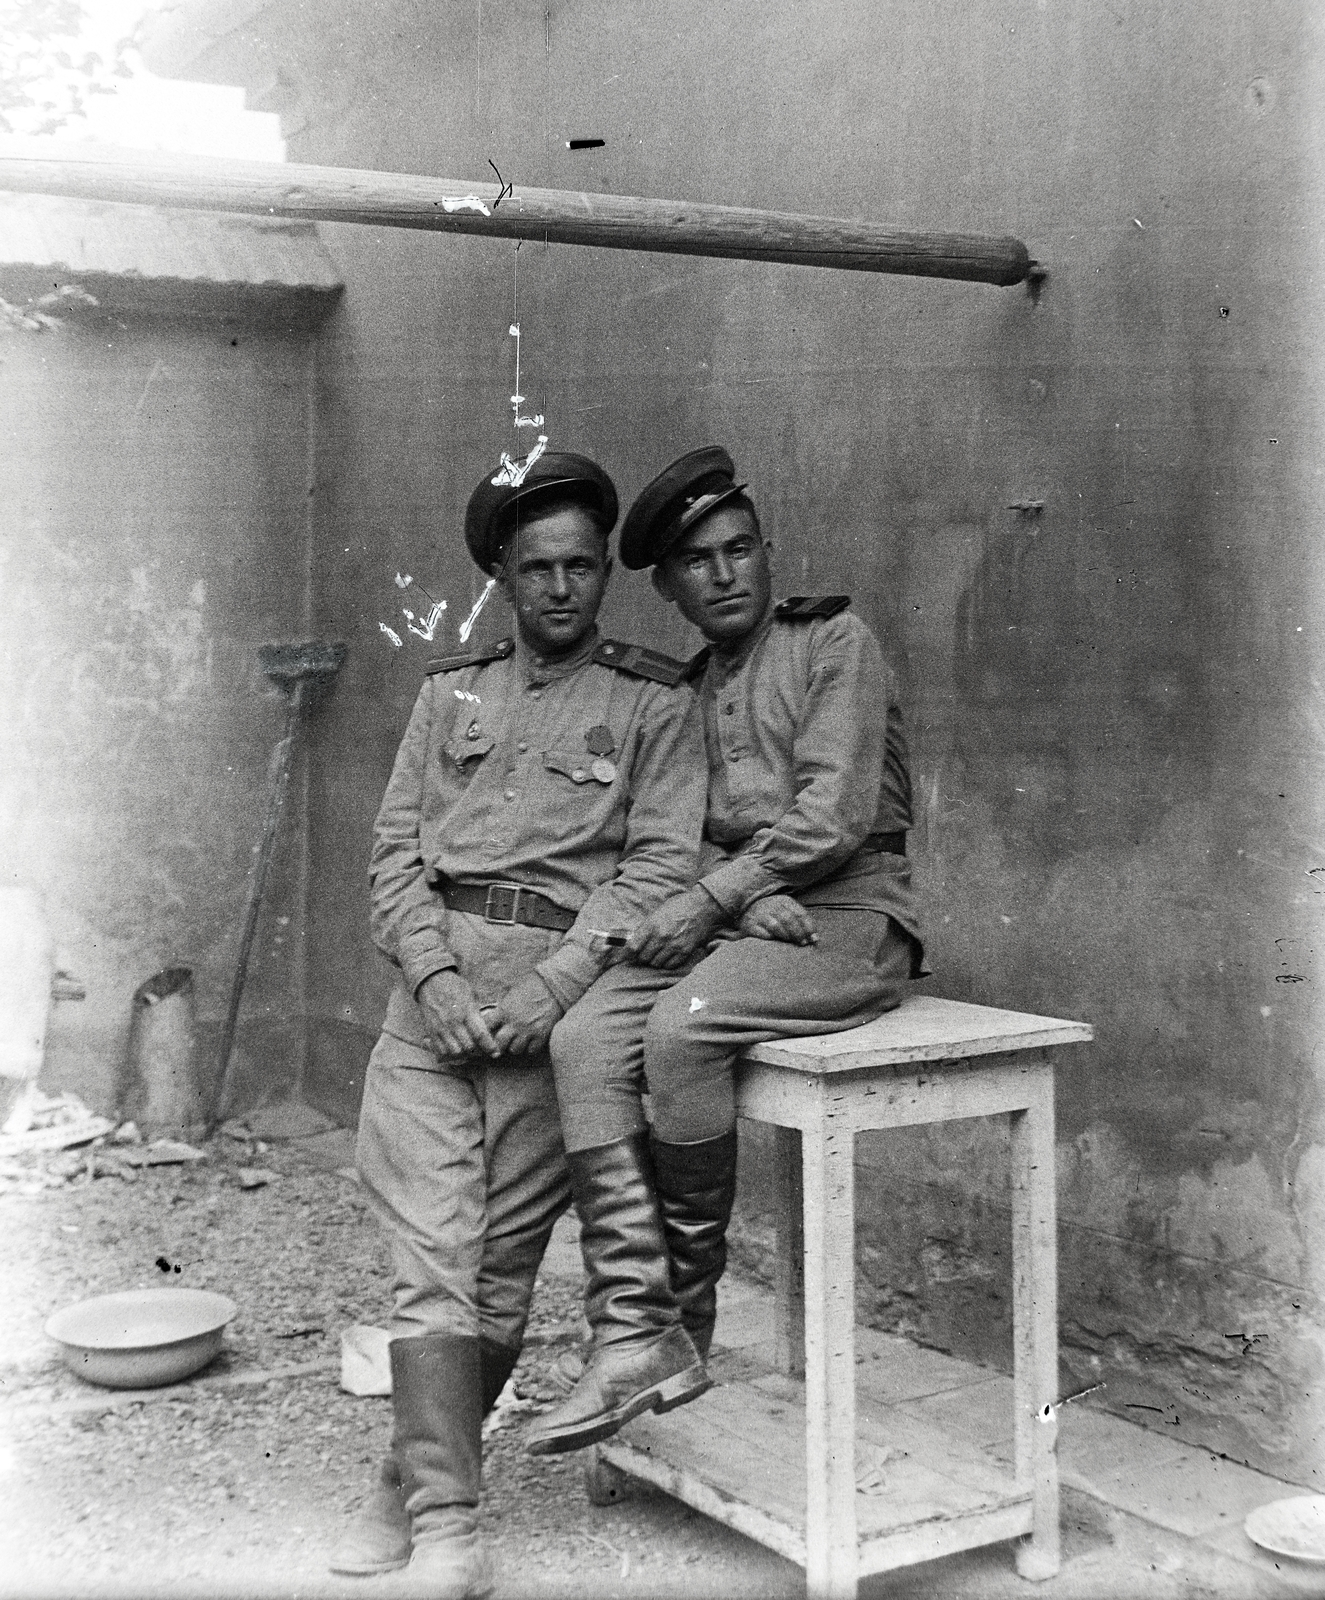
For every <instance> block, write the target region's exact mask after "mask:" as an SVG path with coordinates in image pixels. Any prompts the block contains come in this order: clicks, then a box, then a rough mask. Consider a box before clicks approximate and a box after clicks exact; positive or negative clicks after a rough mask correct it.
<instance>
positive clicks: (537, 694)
mask: <svg viewBox="0 0 1325 1600" xmlns="http://www.w3.org/2000/svg"><path fill="white" fill-rule="evenodd" d="M529 698H530V699H531V700H541V699H542V698H543V691H542V690H541V689H531V690H530V691H529Z"/></svg>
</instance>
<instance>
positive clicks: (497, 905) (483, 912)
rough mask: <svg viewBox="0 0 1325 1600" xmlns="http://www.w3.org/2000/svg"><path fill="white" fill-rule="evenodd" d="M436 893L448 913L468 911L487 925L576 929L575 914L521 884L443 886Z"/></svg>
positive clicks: (454, 884)
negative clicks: (521, 925) (494, 923)
mask: <svg viewBox="0 0 1325 1600" xmlns="http://www.w3.org/2000/svg"><path fill="white" fill-rule="evenodd" d="M436 888H437V893H438V894H439V895H441V897H442V903H443V904H444V905H445V906H446V908H447V910H448V911H467V912H468V913H469V914H470V916H474V917H482V918H483V920H484V922H500V923H504V924H506V925H507V926H510V925H511V924H513V923H516V922H519V923H522V924H523V925H524V926H525V927H527V928H552V929H555V930H556V932H558V933H565V931H566V929H567V928H569V927H572V926H574V923H575V913H574V912H573V911H567V910H565V909H564V907H562V906H559V905H557V903H556V902H555V901H554V900H549V899H548V897H547V896H546V895H545V894H539V892H538V890H537V889H526V888H525V886H524V885H523V884H522V883H440V884H438V885H437V886H436Z"/></svg>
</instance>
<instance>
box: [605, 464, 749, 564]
mask: <svg viewBox="0 0 1325 1600" xmlns="http://www.w3.org/2000/svg"><path fill="white" fill-rule="evenodd" d="M744 489H745V484H743V483H737V482H736V467H735V465H734V463H733V462H732V458H731V457H730V456H729V455H728V454H727V452H726V451H725V450H724V449H723V448H722V446H721V445H716V444H711V445H706V446H705V447H704V449H702V450H691V451H689V452H688V453H687V454H686V455H683V456H682V457H681V459H680V460H679V461H673V462H672V464H671V466H670V467H665V468H664V469H663V470H662V471H661V472H660V473H659V474H658V476H657V477H656V478H655V479H654V480H653V482H652V483H651V484H649V485H648V486H647V488H645V489H643V490H641V491H640V493H639V495H638V496H637V497H636V500H635V503H634V505H633V506H631V508H630V510H629V511H628V512H627V513H626V520H625V521H624V522H623V523H622V524H621V561H622V564H623V565H624V566H627V567H632V568H635V569H638V568H640V567H651V566H653V565H654V564H655V562H658V561H661V560H662V558H663V557H664V556H665V555H666V554H667V552H668V551H669V550H670V549H671V548H672V546H673V545H674V544H675V543H676V541H677V540H678V539H679V538H680V537H681V535H682V534H683V533H685V532H687V531H688V530H689V529H690V528H693V527H694V525H695V524H696V523H697V522H698V521H700V519H701V518H703V517H706V516H708V514H709V512H710V511H716V510H717V509H718V507H719V506H720V505H722V504H724V502H726V501H728V500H732V499H734V498H735V497H736V496H737V495H738V494H740V493H741V492H742V491H743V490H744Z"/></svg>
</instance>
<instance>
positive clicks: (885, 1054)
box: [743, 995, 1095, 1073]
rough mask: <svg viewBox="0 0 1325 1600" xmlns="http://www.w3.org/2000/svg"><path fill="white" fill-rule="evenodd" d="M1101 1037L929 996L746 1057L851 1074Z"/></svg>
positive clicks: (1070, 1025)
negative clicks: (836, 1030) (849, 1025)
mask: <svg viewBox="0 0 1325 1600" xmlns="http://www.w3.org/2000/svg"><path fill="white" fill-rule="evenodd" d="M1094 1037H1095V1030H1094V1029H1093V1028H1092V1027H1091V1026H1090V1024H1089V1023H1088V1022H1069V1021H1065V1020H1064V1019H1062V1018H1060V1017H1037V1016H1033V1015H1030V1014H1029V1013H1027V1012H1024V1011H1000V1010H998V1009H997V1008H996V1007H994V1006H974V1005H969V1004H968V1003H967V1002H966V1001H964V1000H940V999H937V998H935V997H934V996H932V995H922V996H919V997H917V998H916V999H914V1000H903V1002H902V1003H901V1005H900V1006H898V1008H897V1009H896V1010H895V1011H889V1012H888V1013H887V1014H886V1015H885V1016H882V1017H879V1018H877V1019H876V1020H875V1021H874V1022H867V1023H866V1024H865V1025H864V1026H863V1027H860V1028H848V1029H846V1030H845V1031H844V1032H842V1033H817V1034H814V1035H812V1036H810V1037H807V1038H802V1039H771V1040H769V1042H768V1043H767V1044H756V1045H751V1046H750V1048H749V1049H748V1050H747V1051H746V1052H745V1055H744V1057H743V1059H744V1060H746V1061H757V1062H762V1063H764V1064H765V1065H768V1066H774V1067H790V1068H791V1069H792V1070H793V1071H797V1072H812V1073H823V1072H850V1071H855V1070H857V1069H859V1068H861V1067H888V1066H898V1065H901V1064H902V1063H904V1062H908V1061H961V1060H965V1059H966V1058H967V1057H968V1056H985V1055H997V1054H999V1053H1001V1052H1005V1051H1009V1050H1031V1049H1035V1048H1037V1047H1043V1046H1045V1045H1056V1044H1082V1043H1085V1042H1087V1041H1088V1040H1090V1039H1093V1038H1094Z"/></svg>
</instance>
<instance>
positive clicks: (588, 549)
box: [500, 506, 612, 656]
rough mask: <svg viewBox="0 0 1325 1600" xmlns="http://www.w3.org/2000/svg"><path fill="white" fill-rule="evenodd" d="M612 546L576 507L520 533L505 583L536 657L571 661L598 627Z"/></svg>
mask: <svg viewBox="0 0 1325 1600" xmlns="http://www.w3.org/2000/svg"><path fill="white" fill-rule="evenodd" d="M606 542H607V541H606V540H605V539H604V538H603V536H602V534H601V533H600V532H599V531H598V529H597V528H596V527H595V526H594V523H593V520H592V519H591V518H590V516H589V514H588V513H587V512H586V511H581V510H580V509H579V508H578V507H576V506H566V507H563V508H562V509H561V510H559V511H553V512H552V513H551V514H550V515H548V516H545V517H539V518H538V520H537V521H535V522H530V523H526V524H525V525H524V526H522V527H521V528H520V530H519V534H518V536H517V537H516V539H515V548H514V550H513V551H512V554H511V557H510V560H509V561H508V562H507V564H506V568H505V571H504V572H503V573H502V576H501V579H500V583H501V588H502V592H503V593H504V594H505V595H506V598H507V599H508V600H509V601H510V602H511V604H512V606H514V608H515V620H516V626H517V627H518V628H519V630H520V637H521V638H522V639H523V640H524V642H525V644H526V645H528V647H529V648H530V649H531V650H532V651H533V652H534V653H535V654H536V655H540V656H563V655H568V654H569V653H570V652H571V651H572V650H574V648H575V647H576V645H577V644H579V643H580V641H581V640H582V639H583V638H584V636H585V634H587V633H588V632H589V630H590V628H592V627H593V625H594V619H595V618H596V617H597V615H598V607H599V606H600V605H601V604H602V602H603V593H604V591H605V590H606V588H607V579H608V575H609V574H610V573H611V570H612V563H611V561H610V560H609V559H608V557H607V551H606V548H605V546H606Z"/></svg>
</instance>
